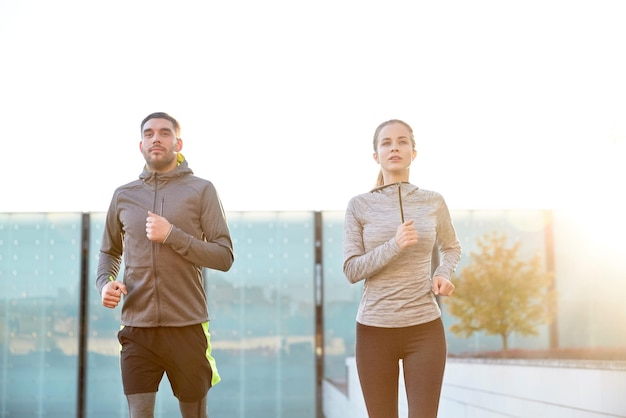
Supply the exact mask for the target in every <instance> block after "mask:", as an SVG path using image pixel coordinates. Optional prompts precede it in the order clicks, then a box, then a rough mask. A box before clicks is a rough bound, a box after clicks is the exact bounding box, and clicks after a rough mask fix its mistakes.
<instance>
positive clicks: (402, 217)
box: [398, 182, 404, 223]
mask: <svg viewBox="0 0 626 418" xmlns="http://www.w3.org/2000/svg"><path fill="white" fill-rule="evenodd" d="M398 202H399V203H400V218H401V219H402V223H404V208H403V207H402V182H398Z"/></svg>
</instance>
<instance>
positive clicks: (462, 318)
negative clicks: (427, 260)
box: [445, 232, 556, 351]
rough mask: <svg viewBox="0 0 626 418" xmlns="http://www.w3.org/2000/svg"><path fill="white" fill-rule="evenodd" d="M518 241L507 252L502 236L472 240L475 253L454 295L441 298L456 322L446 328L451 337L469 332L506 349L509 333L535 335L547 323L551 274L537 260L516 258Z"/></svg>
mask: <svg viewBox="0 0 626 418" xmlns="http://www.w3.org/2000/svg"><path fill="white" fill-rule="evenodd" d="M520 247H521V242H519V241H518V242H516V243H514V244H513V245H512V246H509V247H507V237H506V235H504V234H498V233H497V232H493V233H491V234H486V235H485V236H483V237H482V238H480V239H479V240H478V252H472V253H470V263H469V264H468V265H467V266H466V267H465V268H463V269H462V270H461V271H460V272H459V274H458V276H457V278H456V279H455V284H456V290H455V292H454V296H453V297H450V298H446V300H445V303H446V305H447V306H448V310H449V312H450V314H452V315H453V316H455V317H457V318H458V319H459V322H457V323H456V324H454V325H452V326H451V327H450V331H452V332H453V333H454V334H455V335H457V336H464V337H470V336H471V335H472V334H474V333H475V332H480V331H484V332H485V333H486V334H487V335H499V336H500V337H501V338H502V350H503V351H506V350H507V349H508V339H509V336H510V335H511V334H512V333H518V334H521V335H537V326H538V325H540V324H543V323H550V322H551V321H552V319H553V317H554V312H555V301H556V297H555V291H554V290H553V285H552V283H553V281H552V280H553V278H552V274H550V273H548V272H546V271H545V269H544V268H543V266H542V262H541V257H540V256H539V255H536V256H534V257H533V258H531V259H530V260H528V261H523V260H520V259H519V254H518V253H519V250H520Z"/></svg>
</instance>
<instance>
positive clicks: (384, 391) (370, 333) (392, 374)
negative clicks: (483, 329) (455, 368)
mask: <svg viewBox="0 0 626 418" xmlns="http://www.w3.org/2000/svg"><path fill="white" fill-rule="evenodd" d="M446 355H447V352H446V336H445V332H444V329H443V323H442V322H441V318H439V319H436V320H435V321H432V322H428V323H426V324H420V325H415V326H411V327H404V328H379V327H370V326H367V325H363V324H359V323H357V327H356V365H357V370H358V373H359V381H360V382H361V390H362V391H363V397H364V398H365V405H366V407H367V413H368V415H369V418H392V417H397V416H398V378H399V360H400V359H402V364H403V368H404V383H405V386H406V394H407V400H408V405H409V418H436V417H437V410H438V408H439V396H440V395H441V385H442V382H443V371H444V368H445V364H446Z"/></svg>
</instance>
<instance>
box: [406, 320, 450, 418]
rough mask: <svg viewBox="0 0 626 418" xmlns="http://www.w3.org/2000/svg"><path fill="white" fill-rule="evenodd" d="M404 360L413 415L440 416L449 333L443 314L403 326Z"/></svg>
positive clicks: (420, 417) (418, 416) (407, 390)
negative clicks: (436, 317)
mask: <svg viewBox="0 0 626 418" xmlns="http://www.w3.org/2000/svg"><path fill="white" fill-rule="evenodd" d="M403 332H404V333H405V335H404V336H403V339H404V347H405V354H404V359H403V361H402V364H403V368H404V383H405V386H406V395H407V400H408V404H409V418H436V417H437V410H438V409H439V397H440V395H441V385H442V382H443V372H444V368H445V364H446V356H447V348H446V336H445V332H444V329H443V323H442V322H441V318H439V319H437V320H435V321H432V322H428V323H426V324H421V325H417V326H414V327H407V328H403Z"/></svg>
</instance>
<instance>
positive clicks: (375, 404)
mask: <svg viewBox="0 0 626 418" xmlns="http://www.w3.org/2000/svg"><path fill="white" fill-rule="evenodd" d="M398 342H399V339H398V332H397V330H396V329H394V328H378V327H370V326H366V325H362V324H359V323H357V331H356V365H357V370H358V373H359V381H360V382H361V390H362V391H363V398H364V399H365V406H366V407H367V413H368V415H369V418H397V416H398V376H399V352H398V350H397V347H398V345H397V343H398Z"/></svg>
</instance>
